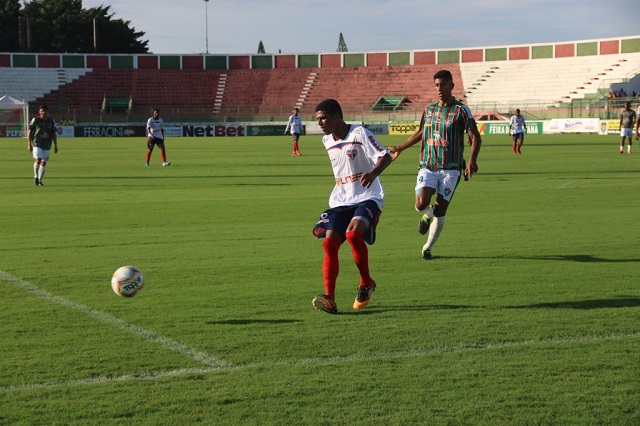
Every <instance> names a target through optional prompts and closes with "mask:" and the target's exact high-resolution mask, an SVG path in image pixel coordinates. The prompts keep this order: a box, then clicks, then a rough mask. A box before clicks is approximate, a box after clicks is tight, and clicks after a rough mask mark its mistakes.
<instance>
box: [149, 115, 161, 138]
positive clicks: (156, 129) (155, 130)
mask: <svg viewBox="0 0 640 426" xmlns="http://www.w3.org/2000/svg"><path fill="white" fill-rule="evenodd" d="M163 126H164V120H163V119H162V118H160V117H158V118H157V119H156V118H153V117H150V118H149V119H148V120H147V132H148V133H149V136H153V137H154V138H158V139H162V138H163V136H162V129H163ZM149 129H151V130H150V131H149Z"/></svg>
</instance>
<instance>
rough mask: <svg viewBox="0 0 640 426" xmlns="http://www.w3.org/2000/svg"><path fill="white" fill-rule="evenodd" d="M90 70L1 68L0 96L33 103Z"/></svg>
mask: <svg viewBox="0 0 640 426" xmlns="http://www.w3.org/2000/svg"><path fill="white" fill-rule="evenodd" d="M89 71H91V70H89V69H86V68H59V69H51V68H2V74H1V75H2V78H1V79H0V96H2V95H9V96H12V97H14V98H16V99H21V100H24V101H26V102H35V101H36V100H37V99H38V98H41V97H42V96H44V95H45V94H47V93H49V92H51V91H52V90H56V89H57V88H58V87H61V86H64V85H67V84H70V83H72V82H73V81H74V80H76V79H78V78H79V77H81V76H83V75H84V74H86V73H87V72H89Z"/></svg>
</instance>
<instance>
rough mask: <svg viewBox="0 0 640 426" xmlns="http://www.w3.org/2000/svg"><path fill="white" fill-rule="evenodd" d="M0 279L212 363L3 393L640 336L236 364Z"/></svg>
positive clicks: (3, 389)
mask: <svg viewBox="0 0 640 426" xmlns="http://www.w3.org/2000/svg"><path fill="white" fill-rule="evenodd" d="M0 280H2V281H6V282H8V283H10V284H14V285H16V286H18V287H20V288H21V289H23V290H25V291H28V292H30V293H33V294H35V295H37V296H39V297H42V298H44V299H46V300H48V301H50V302H53V303H57V304H60V305H62V306H65V307H68V308H71V309H75V310H78V311H80V312H83V313H86V314H88V315H91V316H93V317H95V318H97V319H99V320H101V321H104V322H106V323H108V324H110V325H113V326H114V327H116V328H119V329H122V330H125V331H128V332H131V333H133V334H136V335H138V336H141V337H143V338H145V339H147V340H149V341H152V342H155V343H158V344H160V345H162V346H164V347H166V348H168V349H171V350H174V351H177V352H179V353H182V354H184V355H187V356H189V357H191V358H193V359H196V360H198V361H201V362H203V363H205V364H206V365H208V366H209V367H203V368H183V369H176V370H169V371H149V372H146V373H142V374H130V375H123V376H117V377H109V376H103V377H93V378H88V379H79V380H67V381H59V382H49V383H33V384H23V385H12V386H0V393H11V392H24V391H32V390H39V389H48V388H57V387H74V386H86V385H98V384H103V383H114V382H125V381H131V380H150V379H162V378H166V377H178V376H187V375H194V374H211V373H219V372H231V371H239V370H248V369H256V368H260V369H263V368H275V367H295V366H304V365H329V364H336V363H347V362H361V361H373V360H382V359H403V358H415V357H424V356H432V355H445V354H456V353H467V352H480V351H491V350H502V349H506V348H525V347H532V346H547V345H571V344H579V343H599V342H605V341H611V340H627V339H638V338H640V332H639V333H627V334H609V335H602V336H578V337H573V338H568V339H541V340H524V341H520V342H503V343H496V344H485V345H466V346H442V347H433V348H423V349H413V350H409V351H394V352H379V353H373V352H370V353H366V354H355V355H350V356H341V357H330V358H306V359H299V360H288V361H274V362H261V363H253V364H245V365H233V364H231V363H229V362H226V361H224V360H219V359H216V358H212V357H210V356H209V355H207V354H204V353H202V352H198V351H197V350H196V349H194V348H192V347H190V346H187V345H183V344H182V343H178V342H175V341H173V340H170V339H167V338H164V337H162V336H159V335H158V334H156V333H153V332H150V331H147V330H145V329H143V328H140V327H138V326H134V325H131V324H129V323H126V322H124V321H122V320H120V319H118V318H116V317H114V316H112V315H109V314H106V313H104V312H101V311H98V310H96V309H93V308H90V307H88V306H85V305H81V304H79V303H75V302H71V301H68V300H66V299H63V298H62V297H59V296H54V295H52V294H51V293H49V292H47V291H45V290H42V289H40V288H38V287H36V286H35V285H33V284H31V283H29V282H27V281H25V280H22V279H20V278H16V277H14V276H12V275H9V274H7V273H6V272H4V271H0Z"/></svg>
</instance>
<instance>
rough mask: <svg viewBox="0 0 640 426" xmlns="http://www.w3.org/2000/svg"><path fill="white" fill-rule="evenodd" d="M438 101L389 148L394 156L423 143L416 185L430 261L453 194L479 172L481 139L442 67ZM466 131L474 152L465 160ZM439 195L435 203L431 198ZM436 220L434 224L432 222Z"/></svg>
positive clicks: (425, 255) (425, 253)
mask: <svg viewBox="0 0 640 426" xmlns="http://www.w3.org/2000/svg"><path fill="white" fill-rule="evenodd" d="M433 80H434V84H435V88H436V92H437V94H438V102H434V103H432V104H429V105H427V107H426V108H425V111H424V112H423V113H422V119H421V121H420V127H419V129H418V131H416V132H415V133H414V134H413V135H411V136H410V137H409V138H408V139H407V140H406V141H405V142H403V143H402V144H401V145H398V146H395V147H389V152H391V155H392V157H393V159H394V160H395V159H396V158H398V156H399V155H400V153H401V152H402V151H404V150H405V149H407V148H409V147H410V146H413V145H415V144H416V143H418V142H421V147H420V166H419V167H420V168H419V170H418V178H417V183H416V187H415V191H416V203H415V207H416V210H417V211H418V213H421V215H422V216H421V218H420V221H419V222H418V232H420V234H422V235H424V234H426V233H427V232H429V236H428V239H427V242H426V244H425V245H424V246H423V247H422V258H423V259H425V260H431V259H432V254H431V249H432V248H433V246H434V244H435V243H436V241H437V240H438V237H439V236H440V233H441V232H442V229H443V228H444V223H445V215H446V213H447V208H448V207H449V203H451V199H452V198H453V194H454V193H455V191H456V188H457V187H458V183H460V177H461V175H464V177H465V180H467V179H469V178H470V177H471V175H472V174H474V173H476V172H477V171H478V164H477V159H478V153H479V152H480V146H481V144H482V139H481V137H480V133H479V132H478V127H477V125H476V122H475V120H474V119H473V116H472V114H471V110H470V109H469V107H468V106H466V105H465V104H463V103H462V102H460V101H458V100H456V98H455V97H453V95H452V91H453V88H454V86H455V85H454V83H453V76H452V75H451V72H450V71H447V70H441V71H438V72H437V73H435V75H434V76H433ZM465 133H466V134H467V135H468V136H469V145H471V155H470V156H469V160H468V161H467V162H466V164H465V161H464V157H463V155H464V144H465ZM434 194H437V195H436V203H435V205H434V206H432V205H430V204H431V198H432V197H433V195H434ZM432 222H433V223H432Z"/></svg>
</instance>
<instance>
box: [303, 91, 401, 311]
mask: <svg viewBox="0 0 640 426" xmlns="http://www.w3.org/2000/svg"><path fill="white" fill-rule="evenodd" d="M316 119H317V120H318V125H319V126H320V128H321V129H322V132H323V133H324V135H325V136H324V137H323V138H322V143H323V144H324V147H325V149H326V150H327V154H328V155H329V159H330V160H331V166H332V168H333V175H334V178H335V182H336V184H335V186H334V188H333V191H332V192H331V196H330V197H329V210H326V211H324V212H323V213H322V215H320V219H319V220H318V223H316V225H315V227H314V228H313V234H314V235H315V236H316V237H318V238H324V240H323V242H322V247H323V249H324V261H323V264H322V276H323V279H324V294H320V295H318V296H316V297H314V298H313V300H312V304H313V306H314V307H315V308H316V309H317V310H320V311H325V312H328V313H331V314H335V313H337V312H338V307H337V306H336V302H335V289H336V281H337V279H338V271H339V265H338V250H340V246H341V245H342V243H344V242H345V240H346V241H348V242H349V245H350V246H351V253H352V254H353V259H354V260H355V262H356V266H357V267H358V270H359V272H360V286H359V287H358V292H357V294H356V298H355V301H354V302H353V309H361V308H364V307H365V306H366V305H367V304H368V303H369V299H370V298H371V294H372V293H373V291H374V290H375V288H376V283H375V281H374V280H373V279H372V278H371V275H370V273H369V252H368V249H367V244H369V245H372V244H373V243H374V242H375V239H376V226H377V224H378V220H379V218H380V214H381V213H382V207H383V203H384V189H383V187H382V184H381V183H380V179H379V176H380V174H381V173H382V171H383V170H384V169H385V168H387V166H388V165H389V164H391V155H390V154H389V151H387V149H386V148H385V147H384V146H383V145H381V144H380V143H379V142H378V140H377V139H376V137H375V136H374V135H373V133H371V132H370V131H369V130H367V129H365V128H364V127H362V126H359V125H353V124H347V123H345V121H344V119H343V115H342V108H341V107H340V104H339V103H338V102H337V101H336V100H335V99H327V100H324V101H322V102H320V104H318V106H317V107H316ZM365 243H366V244H365Z"/></svg>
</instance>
